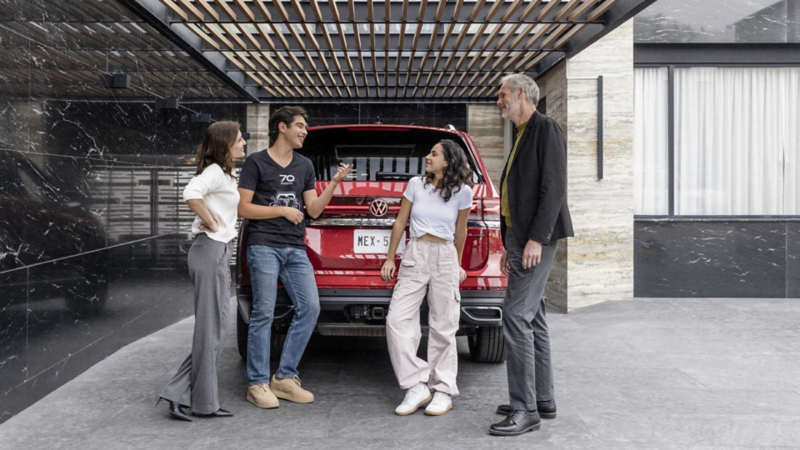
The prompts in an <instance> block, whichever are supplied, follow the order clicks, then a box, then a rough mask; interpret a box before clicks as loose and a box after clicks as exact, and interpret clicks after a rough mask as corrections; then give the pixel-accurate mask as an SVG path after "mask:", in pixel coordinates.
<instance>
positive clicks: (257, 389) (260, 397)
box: [247, 383, 280, 409]
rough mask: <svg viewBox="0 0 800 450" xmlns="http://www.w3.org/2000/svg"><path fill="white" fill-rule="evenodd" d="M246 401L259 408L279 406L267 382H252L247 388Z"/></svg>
mask: <svg viewBox="0 0 800 450" xmlns="http://www.w3.org/2000/svg"><path fill="white" fill-rule="evenodd" d="M247 401H248V402H250V403H252V404H254V405H256V406H257V407H259V408H264V409H274V408H277V407H278V406H280V403H278V398H277V397H275V394H273V393H272V390H270V388H269V385H268V384H267V383H262V384H254V385H252V386H250V387H249V388H247Z"/></svg>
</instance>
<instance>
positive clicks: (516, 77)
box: [500, 73, 539, 106]
mask: <svg viewBox="0 0 800 450" xmlns="http://www.w3.org/2000/svg"><path fill="white" fill-rule="evenodd" d="M506 83H508V87H509V89H511V91H512V92H513V91H516V90H517V89H522V92H523V93H525V97H527V99H528V101H529V102H531V103H533V106H536V105H538V104H539V85H537V84H536V82H535V81H533V78H531V77H529V76H527V75H525V74H524V73H512V74H509V75H506V76H504V77H503V78H502V79H501V80H500V86H501V87H502V86H503V85H504V84H506Z"/></svg>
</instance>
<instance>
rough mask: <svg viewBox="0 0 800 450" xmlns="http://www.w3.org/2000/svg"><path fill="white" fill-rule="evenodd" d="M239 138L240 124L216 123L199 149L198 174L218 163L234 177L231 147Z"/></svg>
mask: <svg viewBox="0 0 800 450" xmlns="http://www.w3.org/2000/svg"><path fill="white" fill-rule="evenodd" d="M238 138H239V123H238V122H229V121H222V122H214V123H212V124H211V125H210V126H209V127H208V129H206V134H205V136H204V137H203V143H202V144H200V146H199V147H197V173H195V175H200V174H201V173H203V170H205V169H206V167H208V166H210V165H212V164H214V163H216V164H219V166H220V167H222V171H223V172H225V173H226V174H227V175H228V176H229V177H233V158H232V157H231V150H230V148H231V146H233V144H235V143H236V140H237V139H238Z"/></svg>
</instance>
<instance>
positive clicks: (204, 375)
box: [159, 122, 247, 422]
mask: <svg viewBox="0 0 800 450" xmlns="http://www.w3.org/2000/svg"><path fill="white" fill-rule="evenodd" d="M246 144H247V143H246V142H245V141H244V139H242V133H241V131H239V124H238V123H236V122H216V123H214V124H212V125H211V126H209V127H208V129H207V130H206V133H205V137H204V138H203V143H202V144H200V147H199V148H198V149H197V173H196V174H195V177H194V178H192V180H191V181H189V184H187V185H186V188H185V189H184V191H183V199H184V200H185V201H186V203H187V204H188V205H189V208H191V209H192V211H194V213H195V214H197V217H195V219H194V223H193V224H192V234H193V235H194V236H195V239H194V243H192V248H191V249H190V250H189V255H188V264H189V275H190V277H191V279H192V284H193V285H194V315H195V322H194V337H193V338H192V353H191V354H189V356H188V357H186V359H185V360H184V361H183V364H181V366H180V368H179V369H178V372H177V373H176V374H175V376H174V377H172V380H171V381H170V382H169V383H168V384H167V385H166V386H165V387H164V389H163V390H162V391H161V398H160V399H159V401H161V400H166V401H167V402H168V403H169V413H170V415H172V417H175V418H176V419H179V420H185V421H188V422H191V421H192V419H190V418H189V416H187V415H186V413H185V412H184V411H183V409H182V408H191V411H192V414H194V415H202V416H211V417H225V416H232V415H233V414H232V413H230V412H229V411H226V410H224V409H222V408H220V406H219V396H218V395H217V367H216V362H217V357H218V356H219V354H220V353H221V351H222V348H221V343H222V337H223V336H224V328H225V327H224V325H225V324H226V323H228V322H229V321H228V312H229V311H230V297H231V295H230V294H231V292H230V289H231V288H230V286H231V271H230V265H229V261H230V259H231V254H232V252H233V242H232V241H233V238H234V237H236V218H237V216H236V213H237V208H238V205H239V191H238V189H237V184H238V183H237V181H236V178H235V177H234V175H233V168H234V163H233V161H234V160H235V159H237V158H242V157H244V146H245V145H246Z"/></svg>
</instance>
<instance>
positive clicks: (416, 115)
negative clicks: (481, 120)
mask: <svg viewBox="0 0 800 450" xmlns="http://www.w3.org/2000/svg"><path fill="white" fill-rule="evenodd" d="M294 104H295V103H286V104H274V105H272V106H271V110H272V111H275V110H276V109H278V108H280V107H281V106H285V105H294ZM301 106H302V107H303V108H305V109H306V111H307V112H308V123H309V124H310V125H311V126H322V125H343V124H344V125H346V124H372V123H376V122H377V121H378V118H379V117H380V122H381V123H383V124H394V125H419V126H426V127H437V128H444V127H446V126H447V125H453V126H454V127H455V128H456V129H458V130H461V131H466V129H467V106H466V104H452V105H435V104H425V103H413V104H403V103H390V104H386V103H367V104H349V103H336V104H308V105H301Z"/></svg>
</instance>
